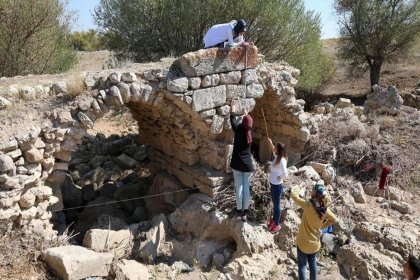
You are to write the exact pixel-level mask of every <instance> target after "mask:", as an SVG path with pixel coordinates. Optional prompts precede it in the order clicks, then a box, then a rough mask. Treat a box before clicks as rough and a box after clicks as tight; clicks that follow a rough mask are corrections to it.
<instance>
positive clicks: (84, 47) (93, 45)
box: [70, 29, 105, 52]
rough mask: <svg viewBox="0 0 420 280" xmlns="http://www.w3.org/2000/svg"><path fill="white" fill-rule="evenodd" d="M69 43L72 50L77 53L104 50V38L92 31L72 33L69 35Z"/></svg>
mask: <svg viewBox="0 0 420 280" xmlns="http://www.w3.org/2000/svg"><path fill="white" fill-rule="evenodd" d="M70 41H71V44H72V46H73V48H75V49H77V50H78V51H88V52H92V51H99V50H103V49H104V48H105V46H104V37H103V36H102V35H101V34H98V32H96V31H95V30H93V29H90V30H88V31H81V32H78V31H76V32H73V33H72V34H71V35H70Z"/></svg>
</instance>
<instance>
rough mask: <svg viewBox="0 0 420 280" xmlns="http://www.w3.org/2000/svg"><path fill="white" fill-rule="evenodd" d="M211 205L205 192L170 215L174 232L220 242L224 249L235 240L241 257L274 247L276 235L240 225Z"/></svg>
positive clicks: (259, 226)
mask: <svg viewBox="0 0 420 280" xmlns="http://www.w3.org/2000/svg"><path fill="white" fill-rule="evenodd" d="M209 202H211V198H210V197H209V196H207V195H205V194H202V193H196V194H192V195H191V196H189V197H188V199H187V200H186V201H185V202H184V203H183V204H182V205H181V206H180V207H179V208H177V209H176V211H175V212H173V213H172V214H171V215H169V220H170V222H171V224H172V227H173V229H174V230H175V231H176V232H178V233H180V234H188V235H192V236H194V237H197V238H200V239H201V240H214V241H219V243H221V244H222V245H224V246H226V242H227V241H228V240H234V241H235V242H236V253H237V254H241V253H245V254H249V253H255V254H258V253H261V252H263V251H264V250H265V249H267V248H271V247H272V246H273V244H274V240H273V235H272V234H271V233H269V232H268V231H267V230H266V229H264V228H263V227H262V226H261V225H258V224H254V223H249V222H247V223H238V222H237V221H236V219H231V218H229V217H228V216H227V215H226V214H224V213H223V212H220V211H218V210H216V211H214V210H212V207H211V206H210V204H209Z"/></svg>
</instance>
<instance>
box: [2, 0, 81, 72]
mask: <svg viewBox="0 0 420 280" xmlns="http://www.w3.org/2000/svg"><path fill="white" fill-rule="evenodd" d="M71 18H72V17H71V14H69V13H66V12H65V4H64V3H62V2H60V1H59V0H31V1H27V0H0V76H16V75H24V74H42V73H57V72H62V71H65V70H67V69H69V68H70V67H71V66H72V65H73V63H74V62H75V59H76V57H75V52H74V51H73V49H72V48H71V47H70V46H69V44H68V43H69V38H68V34H69V31H70V29H69V26H70V23H71Z"/></svg>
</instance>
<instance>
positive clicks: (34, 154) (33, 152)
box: [24, 148, 44, 163]
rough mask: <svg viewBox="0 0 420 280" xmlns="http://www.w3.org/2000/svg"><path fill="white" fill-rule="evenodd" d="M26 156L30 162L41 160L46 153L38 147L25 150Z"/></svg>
mask: <svg viewBox="0 0 420 280" xmlns="http://www.w3.org/2000/svg"><path fill="white" fill-rule="evenodd" d="M24 156H25V159H26V161H27V162H29V163H33V162H41V161H42V160H43V159H44V155H43V154H42V153H41V152H40V151H39V150H38V149H36V148H32V149H29V150H27V151H25V152H24Z"/></svg>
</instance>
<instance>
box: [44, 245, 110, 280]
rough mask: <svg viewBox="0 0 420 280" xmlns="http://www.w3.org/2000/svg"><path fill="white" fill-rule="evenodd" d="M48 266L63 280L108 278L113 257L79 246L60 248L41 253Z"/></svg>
mask: <svg viewBox="0 0 420 280" xmlns="http://www.w3.org/2000/svg"><path fill="white" fill-rule="evenodd" d="M43 257H44V258H45V260H46V262H47V263H48V265H49V266H50V267H51V268H52V269H53V270H54V271H55V272H56V273H57V275H58V276H60V277H62V278H63V279H65V280H79V279H84V278H88V277H93V276H103V277H105V276H108V273H109V271H110V268H111V262H112V260H113V255H112V254H110V253H96V252H94V251H91V250H88V249H86V248H83V247H80V246H74V245H69V246H60V247H55V248H49V249H47V250H45V251H44V252H43Z"/></svg>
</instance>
